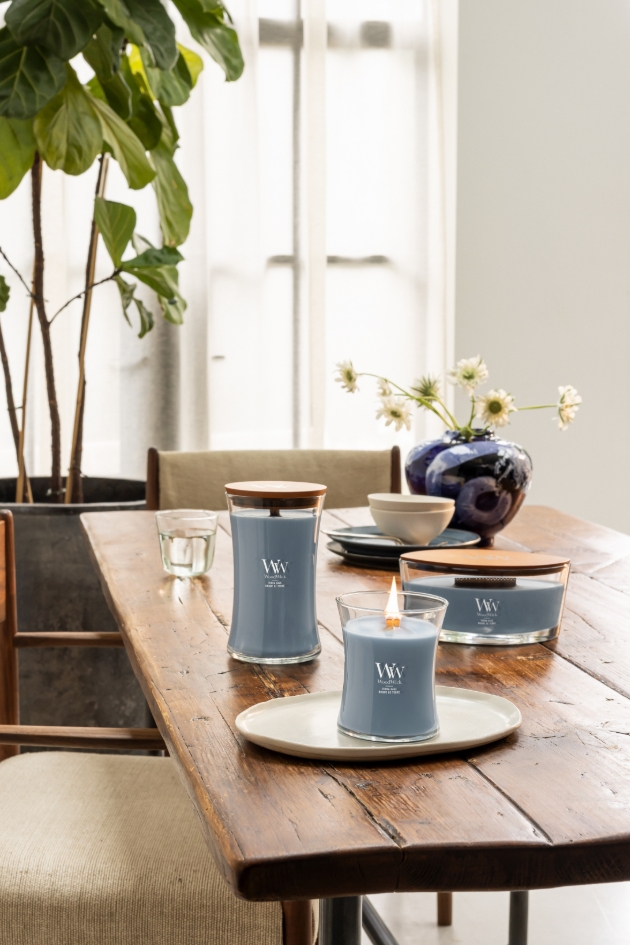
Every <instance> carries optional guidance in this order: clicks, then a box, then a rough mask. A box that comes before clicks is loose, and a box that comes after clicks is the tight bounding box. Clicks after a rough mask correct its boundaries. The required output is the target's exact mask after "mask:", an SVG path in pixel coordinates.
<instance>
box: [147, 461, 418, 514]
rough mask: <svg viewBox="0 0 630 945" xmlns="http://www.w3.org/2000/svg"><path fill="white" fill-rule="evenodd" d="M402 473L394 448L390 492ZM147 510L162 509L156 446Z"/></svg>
mask: <svg viewBox="0 0 630 945" xmlns="http://www.w3.org/2000/svg"><path fill="white" fill-rule="evenodd" d="M401 485H402V473H401V468H400V447H399V446H392V459H391V472H390V487H389V491H390V492H400V489H401ZM146 502H147V509H148V510H149V511H150V512H158V511H159V509H160V454H159V452H158V450H156V449H155V447H154V446H150V447H149V451H148V454H147V492H146Z"/></svg>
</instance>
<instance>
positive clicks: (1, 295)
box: [0, 276, 11, 312]
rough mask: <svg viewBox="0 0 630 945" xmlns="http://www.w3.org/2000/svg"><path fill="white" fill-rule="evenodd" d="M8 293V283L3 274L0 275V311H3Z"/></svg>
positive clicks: (7, 299)
mask: <svg viewBox="0 0 630 945" xmlns="http://www.w3.org/2000/svg"><path fill="white" fill-rule="evenodd" d="M10 295H11V289H10V287H9V283H8V282H7V280H6V279H5V278H4V276H0V312H4V311H5V309H6V307H7V302H8V301H9V296H10Z"/></svg>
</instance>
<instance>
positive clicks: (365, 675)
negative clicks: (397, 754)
mask: <svg viewBox="0 0 630 945" xmlns="http://www.w3.org/2000/svg"><path fill="white" fill-rule="evenodd" d="M364 596H365V597H366V598H367V597H369V595H368V594H365V595H364ZM378 596H380V598H381V600H382V596H381V595H378ZM409 596H412V595H409ZM351 597H353V595H347V596H346V598H340V599H339V601H340V603H339V609H340V613H341V615H342V624H343V640H344V652H345V666H344V686H343V695H342V700H341V711H340V714H339V728H340V729H341V730H342V731H343V732H345V733H347V734H350V735H355V736H358V737H359V738H368V739H374V740H377V741H380V740H382V741H416V740H418V741H420V740H422V739H425V738H430V737H431V736H433V735H435V734H436V732H437V730H438V718H437V711H436V705H435V659H436V652H437V643H438V636H439V632H440V626H441V618H442V617H443V614H444V610H445V608H446V605H445V602H444V601H441V600H440V599H439V598H435V597H433V598H431V597H427V596H425V595H418V599H417V601H415V602H414V603H412V602H411V601H410V602H409V604H410V607H415V606H417V607H418V611H417V614H415V615H414V612H413V610H410V611H409V612H404V613H401V612H400V609H399V606H398V592H397V589H396V581H395V579H394V580H393V581H392V588H391V592H390V595H389V599H388V601H387V603H386V606H385V608H384V610H381V611H380V612H379V611H374V612H371V613H370V612H368V613H365V612H360V613H358V614H357V615H356V616H355V615H354V614H355V609H353V608H352V607H351V606H349V607H347V608H346V611H344V605H343V603H342V602H343V601H344V600H349V599H350V598H351ZM422 601H424V607H426V606H427V605H428V606H429V608H431V607H433V610H434V613H429V614H427V612H426V610H423V609H422V606H423V605H422V603H421V602H422ZM381 606H382V604H381ZM359 610H360V608H359ZM438 611H439V614H438ZM344 613H346V616H347V617H348V618H349V619H344ZM427 617H428V618H429V619H427ZM438 617H439V619H438ZM431 618H432V619H431Z"/></svg>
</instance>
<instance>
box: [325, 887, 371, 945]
mask: <svg viewBox="0 0 630 945" xmlns="http://www.w3.org/2000/svg"><path fill="white" fill-rule="evenodd" d="M319 945H361V896H340V897H339V898H337V899H320V900H319Z"/></svg>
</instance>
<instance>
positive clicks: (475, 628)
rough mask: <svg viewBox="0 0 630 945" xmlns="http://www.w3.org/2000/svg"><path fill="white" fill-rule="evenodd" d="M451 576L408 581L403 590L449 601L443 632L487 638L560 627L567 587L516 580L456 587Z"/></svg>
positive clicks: (542, 582)
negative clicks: (505, 583) (435, 595)
mask: <svg viewBox="0 0 630 945" xmlns="http://www.w3.org/2000/svg"><path fill="white" fill-rule="evenodd" d="M455 582H456V578H455V577H453V576H452V575H438V574H436V575H432V576H431V577H423V578H415V579H414V580H412V581H407V582H405V584H404V586H403V590H406V591H422V593H423V594H438V595H439V596H440V597H444V598H446V600H447V601H448V610H447V612H446V617H445V618H444V630H450V631H453V632H455V633H475V634H484V635H486V636H489V637H492V636H510V635H512V634H519V633H522V634H527V633H536V632H538V631H541V630H550V629H553V628H554V627H557V626H558V623H559V622H560V614H561V611H562V597H563V594H564V584H562V583H557V582H555V581H541V580H538V579H533V578H517V579H516V581H515V582H514V583H513V584H511V586H510V584H507V585H506V586H505V587H499V586H497V585H496V582H495V583H494V584H492V585H486V586H485V587H484V586H483V583H482V582H481V581H479V582H477V583H476V584H474V583H472V582H471V584H470V585H466V584H465V583H462V584H461V585H459V586H458V585H457V584H456V583H455Z"/></svg>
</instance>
